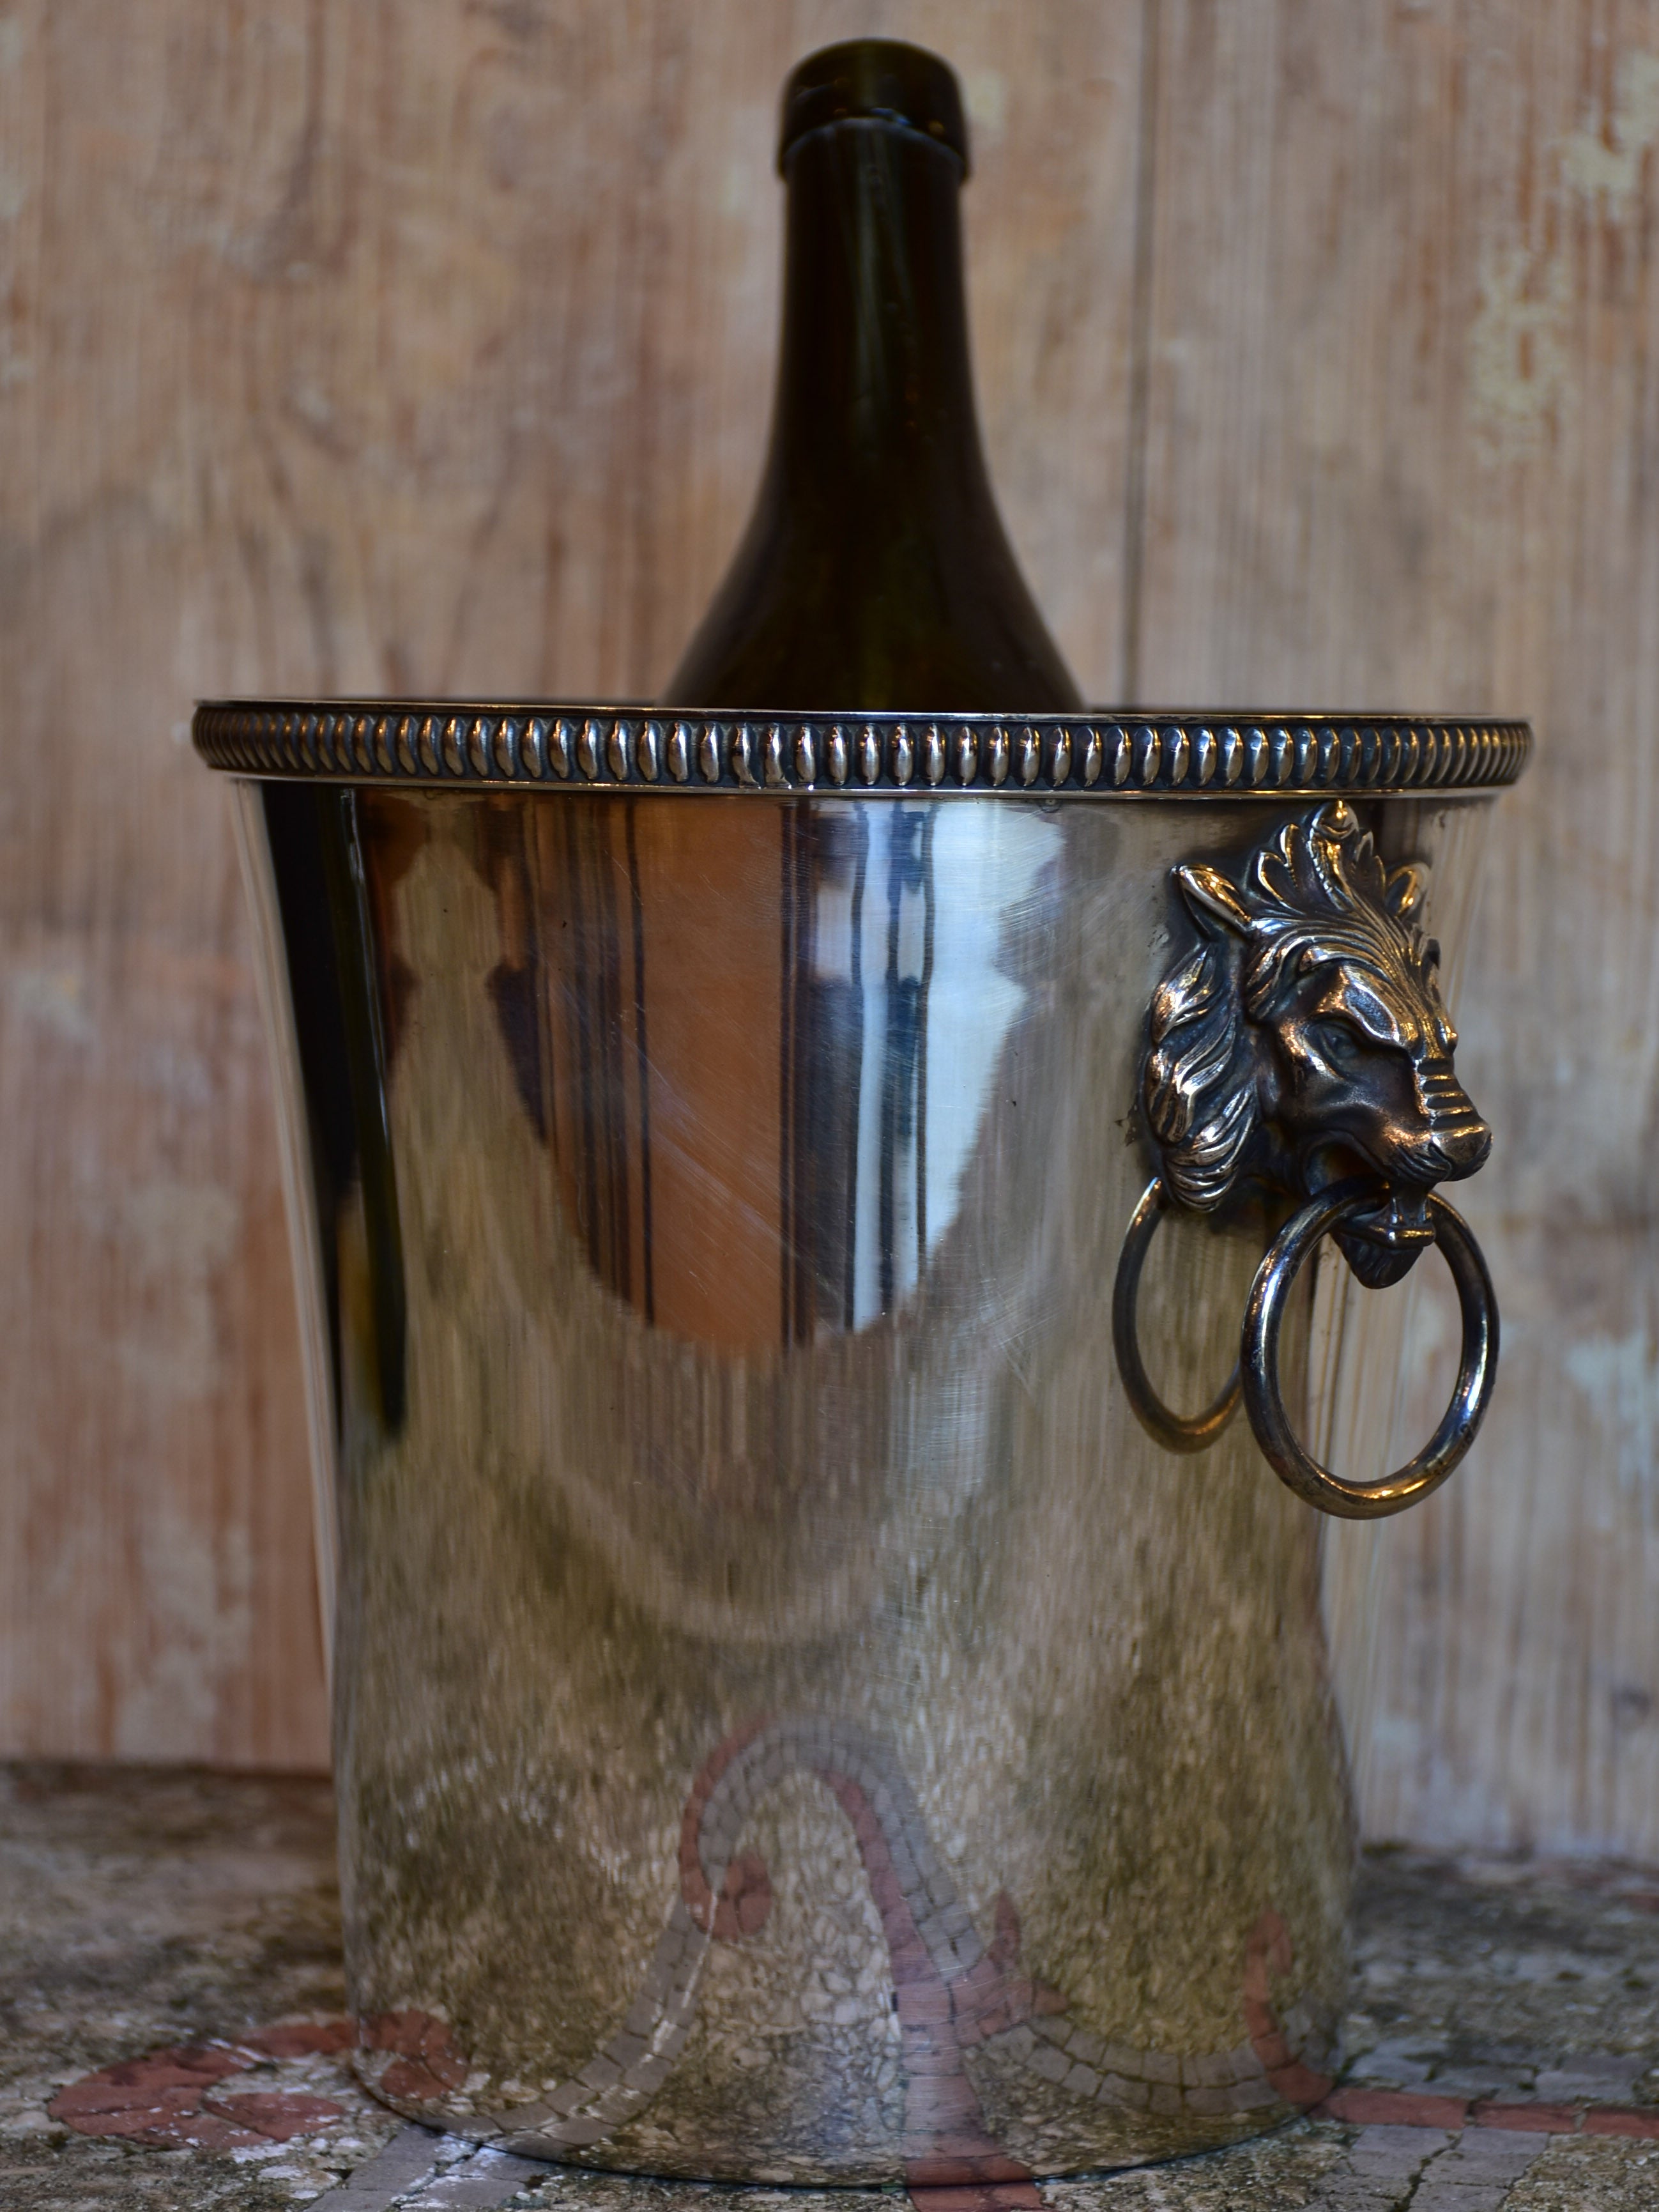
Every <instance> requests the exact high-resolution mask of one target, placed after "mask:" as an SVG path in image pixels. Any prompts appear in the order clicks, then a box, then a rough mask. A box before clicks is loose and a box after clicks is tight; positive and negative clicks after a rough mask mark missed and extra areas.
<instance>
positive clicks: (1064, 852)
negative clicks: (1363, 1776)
mask: <svg viewBox="0 0 1659 2212" xmlns="http://www.w3.org/2000/svg"><path fill="white" fill-rule="evenodd" d="M196 742H197V746H198V749H199V750H201V752H202V753H203V754H204V757H206V758H207V760H208V761H209V762H210V763H212V764H213V765H214V766H215V767H216V768H219V769H225V770H228V771H229V773H230V774H231V775H233V776H234V777H235V778H237V779H238V780H239V781H238V784H237V799H238V816H239V821H240V829H241V835H242V842H243V848H244V856H245V860H246V866H247V872H248V878H249V882H250V886H251V890H252V899H253V904H254V908H255V915H256V923H257V928H258V939H259V944H260V950H261V959H262V964H263V970H264V983H265V987H266V994H267V1002H268V1009H269V1011H270V1016H271V1024H272V1030H273V1035H274V1036H275V1039H276V1065H277V1071H278V1079H279V1091H280V1103H281V1118H282V1122H283V1140H284V1146H285V1150H286V1159H287V1170H288V1179H289V1198H290V1205H291V1214H292V1225H293V1233H294V1240H295V1250H296V1256H297V1264H298V1273H299V1275H300V1277H301V1306H302V1313H303V1318H304V1322H305V1327H306V1335H307V1346H308V1348H309V1370H308V1387H309V1389H310V1393H311V1404H312V1412H313V1434H314V1438H315V1447H316V1451H315V1456H316V1472H317V1480H318V1501H319V1547H320V1553H321V1557H322V1559H323V1563H324V1572H325V1582H326V1583H327V1584H328V1585H329V1591H328V1607H329V1616H330V1619H331V1624H332V1638H333V1643H332V1679H333V1694H334V1709H335V1744H336V1761H337V1783H338V1791H339V1807H340V1822H341V1853H342V1871H343V1893H344V1902H345V1919H346V1942H347V1968H348V1974H349V1987H350V1993H351V1999H352V2002H353V2005H354V2008H355V2009H356V2013H357V2015H358V2016H359V2020H360V2023H361V2026H360V2039H361V2048H360V2049H359V2051H358V2052H357V2057H356V2063H357V2065H358V2067H359V2069H360V2070H361V2072H362V2075H363V2078H364V2079H365V2080H366V2081H368V2083H369V2085H370V2086H371V2087H373V2088H374V2090H375V2092H376V2093H378V2094H379V2095H380V2097H382V2098H383V2099H384V2100H386V2101H387V2102H388V2103H390V2104H391V2105H392V2106H395V2107H396V2108H397V2109H398V2111H399V2112H404V2113H405V2114H407V2115H408V2116H410V2118H416V2119H421V2120H424V2121H427V2122H428V2123H430V2124H433V2125H435V2126H442V2127H444V2128H447V2129H449V2130H458V2131H460V2132H462V2133H465V2134H471V2135H473V2136H479V2137H483V2138H486V2139H488V2140H490V2141H492V2142H500V2143H501V2144H503V2145H506V2146H508V2147H510V2148H513V2149H514V2150H517V2151H520V2152H521V2153H525V2154H531V2155H535V2156H540V2157H544V2158H548V2159H552V2160H574V2161H578V2162H581V2163H586V2164H589V2165H594V2166H607V2167H613V2168H622V2169H630V2170H635V2171H639V2172H655V2173H663V2174H678V2175H689V2176H699V2175H700V2176H710V2177H726V2178H732V2179H750V2180H756V2181H766V2182H842V2183H866V2184H867V2183H889V2182H907V2183H908V2185H910V2186H911V2187H912V2188H917V2187H925V2186H928V2185H936V2184H943V2185H997V2187H998V2188H999V2190H1000V2191H1001V2195H1000V2196H999V2197H998V2199H997V2201H998V2202H1001V2201H1004V2199H1005V2198H1006V2202H1007V2203H1022V2202H1024V2203H1032V2204H1035V2203H1036V2197H1035V2195H1033V2194H1031V2193H1030V2190H1029V2184H1030V2180H1031V2178H1032V2177H1034V2176H1036V2175H1042V2174H1050V2173H1060V2172H1067V2171H1074V2170H1077V2169H1079V2168H1083V2167H1096V2166H1113V2165H1121V2164H1130V2163H1134V2162H1137V2161H1140V2160H1147V2159H1151V2158H1158V2157H1164V2156H1168V2155H1170V2154H1176V2153H1182V2152H1188V2151H1192V2150H1195V2149H1199V2148H1205V2147H1207V2146H1211V2145H1215V2144H1218V2143H1221V2142H1227V2141H1231V2140H1233V2139H1235V2138H1237V2137H1238V2136H1242V2135H1245V2134H1249V2133H1251V2132H1255V2131H1259V2130H1261V2129H1263V2128H1265V2127H1267V2126H1269V2125H1272V2124H1276V2123H1277V2122H1279V2121H1280V2120H1282V2119H1283V2118H1285V2117H1286V2115H1287V2114H1288V2113H1290V2112H1293V2111H1295V2110H1297V2109H1305V2108H1307V2107H1309V2106H1312V2105H1315V2104H1316V2103H1317V2102H1318V2100H1320V2099H1321V2098H1322V2096H1323V2095H1324V2093H1326V2091H1327V2089H1328V2086H1329V2081H1330V2077H1331V2074H1332V2071H1333V2069H1334V2064H1335V2063H1336V2051H1335V2035H1336V2030H1337V2026H1338V2022H1339V2020H1340V2012H1341V2008H1342V2004H1343V2001H1344V1994H1345V1973H1346V1965H1345V1960H1346V1916H1347V1910H1348V1897H1349V1883H1350V1874H1351V1865H1352V1850H1353V1834H1354V1826H1353V1813H1352V1802H1351V1794H1352V1773H1351V1766H1352V1761H1351V1751H1350V1745H1349V1743H1348V1741H1347V1740H1346V1737H1345V1727H1344V1721H1343V1717H1342V1714H1341V1712H1340V1709H1339V1701H1338V1699H1337V1697H1336V1695H1335V1692H1334V1686H1333V1668H1332V1661H1331V1658H1330V1655H1329V1652H1328V1644H1327V1637H1326V1632H1325V1628H1324V1626H1323V1622H1322V1608H1321V1598H1320V1574H1321V1543H1322V1530H1323V1529H1325V1528H1328V1525H1329V1523H1328V1520H1327V1519H1326V1517H1325V1513H1323V1512H1321V1511H1318V1510H1313V1509H1314V1508H1316V1507H1322V1508H1324V1509H1326V1511H1327V1512H1334V1513H1336V1514H1339V1515H1345V1516H1349V1517H1350V1518H1361V1517H1366V1516H1375V1515H1376V1514H1378V1513H1382V1512H1386V1511H1392V1510H1395V1509H1396V1508H1397V1507H1399V1506H1400V1505H1401V1504H1407V1503H1409V1502H1410V1500H1411V1499H1412V1498H1413V1497H1416V1496H1418V1495H1420V1494H1422V1492H1425V1490H1427V1489H1429V1488H1431V1487H1432V1486H1434V1484H1435V1483H1437V1481H1439V1480H1443V1479H1444V1477H1445V1476H1446V1475H1447V1474H1449V1472H1450V1471H1451V1469H1452V1468H1453V1467H1454V1466H1455V1462H1456V1460H1457V1459H1458V1458H1459V1457H1460V1456H1461V1455H1462V1451H1463V1450H1464V1449H1466V1448H1467V1445H1468V1441H1469V1438H1470V1437H1471V1436H1472V1435H1473V1432H1474V1427H1475V1425H1476V1424H1477V1423H1478V1421H1479V1419H1480V1413H1481V1412H1482V1411H1483V1410H1484V1407H1485V1404H1486V1396H1487V1394H1488V1392H1489V1390H1490V1388H1491V1383H1492V1369H1493V1363H1494V1361H1495V1358H1496V1351H1497V1320H1496V1312H1495V1309H1494V1307H1493V1304H1492V1292H1491V1285H1490V1283H1489V1282H1488V1281H1487V1279H1486V1271H1485V1268H1484V1267H1483V1265H1482V1264H1481V1262H1480V1255H1479V1253H1478V1251H1477V1250H1476V1249H1475V1248H1474V1243H1473V1242H1472V1240H1471V1239H1470V1237H1469V1235H1468V1231H1467V1230H1465V1229H1464V1228H1463V1227H1462V1224H1461V1223H1460V1221H1459V1219H1458V1217H1457V1215H1456V1214H1455V1212H1453V1211H1452V1210H1451V1208H1450V1207H1449V1206H1448V1205H1447V1204H1446V1203H1445V1202H1444V1200H1443V1198H1442V1197H1441V1196H1440V1194H1439V1192H1438V1189H1437V1186H1438V1185H1440V1184H1441V1183H1443V1182H1449V1181H1451V1180H1455V1179H1456V1178H1457V1177H1458V1176H1462V1175H1465V1174H1467V1173H1468V1172H1470V1171H1471V1170H1473V1169H1474V1167H1476V1166H1478V1165H1479V1164H1480V1160H1481V1159H1482V1158H1484V1157H1485V1153H1486V1147H1487V1144H1488V1142H1489V1138H1488V1133H1487V1132H1486V1128H1485V1126H1484V1124H1483V1123H1482V1122H1481V1121H1480V1117H1479V1115H1478V1114H1477V1113H1476V1111H1475V1109H1474V1106H1473V1105H1472V1104H1471V1103H1470V1101H1469V1100H1468V1097H1467V1096H1466V1095H1465V1094H1464V1093H1463V1091H1462V1089H1461V1087H1460V1086H1459V1085H1458V1082H1457V1079H1456V1077H1455V1073H1454V1060H1453V1048H1454V1045H1455V1036H1454V1034H1453V1032H1452V1030H1451V1027H1450V1024H1449V1021H1448V1019H1447V1018H1446V1013H1445V1009H1444V1006H1443V1001H1442V1000H1441V997H1440V994H1439V989H1438V986H1437V981H1436V968H1437V961H1438V958H1439V957H1440V947H1439V945H1437V944H1435V943H1434V942H1432V941H1431V939H1430V938H1429V936H1428V934H1427V933H1428V929H1429V927H1430V924H1431V923H1432V927H1433V928H1434V930H1435V932H1436V933H1437V936H1438V938H1439V939H1441V940H1442V941H1443V945H1444V948H1445V950H1446V951H1447V952H1448V953H1454V952H1455V949H1456V944H1457V940H1458V939H1459V938H1460V937H1461V935H1462V932H1463V929H1464V926H1465V922H1466V919H1467V913H1468V902H1469V893H1470V890H1471V887H1472V883H1473V872H1474V856H1475V844H1476V841H1477V838H1478V833H1479V828H1480V817H1481V815H1482V812H1483V811H1484V807H1485V805H1486V804H1487V803H1488V802H1489V801H1490V799H1491V797H1492V793H1493V792H1494V791H1495V789H1496V788H1497V787H1499V786H1501V785H1503V784H1504V783H1506V782H1508V781H1512V780H1513V778H1514V777H1515V776H1516V775H1517V774H1518V773H1519V772H1520V769H1521V768H1522V764H1523V763H1524V760H1525V757H1526V753H1527V750H1528V735H1527V732H1526V730H1525V728H1524V726H1521V725H1516V724H1503V725H1495V724H1483V725H1478V726H1475V725H1468V724H1449V723H1440V722H1424V721H1404V720H1388V719H1381V720H1377V719H1373V720H1369V721H1350V720H1334V719H1329V718H1324V719H1322V718H1306V717H1304V718H1300V719H1294V718H1292V719H1286V718H1283V717H1280V718H1277V719H1263V718H1261V717H1260V716H1257V717H1255V718H1240V717H1234V718H1232V719H1231V720H1224V719H1221V718H1218V717H1214V716H1211V717H1191V716H1186V717H1173V718H1164V719H1161V720H1157V721H1152V722H1146V721H1142V722H1136V721H1133V720H1111V719H1109V718H1107V717H1103V716H1098V715H1097V716H1091V717H1083V716H1077V717H1046V718H1043V719H1042V720H1036V721H1030V722H1021V721H1018V720H1002V721H998V720H994V719H993V718H990V717H985V716H972V715H968V716H963V715H956V716H949V717H939V718H936V719H930V718H927V717H925V716H921V715H908V714H907V715H889V716H885V717H880V718H877V719H875V720H853V719H847V720H841V721H837V720H834V719H833V718H831V717H811V716H802V715H793V716H790V717H787V718H784V719H781V720H763V719H754V718H748V719H734V718H732V717H730V716H724V717H720V716H713V715H708V714H680V715H676V714H653V713H652V712H650V711H649V710H647V709H637V710H622V709H617V708H575V709H569V708H542V707H533V706H526V707H511V706H502V705H489V706H485V705H480V706H476V707H465V708H462V707H457V706H454V705H444V706H441V707H440V706H430V707H412V706H403V705H378V704H374V703H361V704H348V705H341V704H338V703H335V704H331V705H316V706H309V707H308V706H305V705H302V704H298V703H295V704H291V705H289V704H258V705H253V704H247V705H243V704H237V703H234V702H227V703H224V704H216V705H210V706H205V707H204V708H200V709H199V710H198V712H197V720H196ZM1160 1225H1161V1226H1160ZM1155 1231H1156V1232H1157V1234H1156V1236H1155V1235H1154V1232H1155ZM1322 1239H1327V1241H1325V1242H1323V1243H1322ZM1429 1243H1438V1244H1439V1245H1440V1246H1441V1249H1442V1251H1443V1255H1444V1256H1445V1258H1446V1259H1447V1260H1448V1261H1449V1264H1450V1266H1451V1267H1452V1271H1453V1274H1454V1278H1455V1281H1456V1284H1457V1288H1458V1293H1459V1298H1460V1305H1461V1311H1462V1323H1463V1339H1462V1351H1461V1364H1460V1367H1459V1372H1458V1379H1457V1384H1456V1388H1455V1393H1454V1395H1453V1401H1452V1403H1451V1405H1450V1407H1449V1409H1448V1412H1447V1414H1446V1417H1445V1419H1444V1420H1443V1422H1442V1424H1441V1427H1440V1430H1439V1431H1437V1433H1436V1434H1435V1436H1434V1437H1431V1438H1430V1439H1429V1440H1427V1441H1426V1442H1423V1441H1422V1440H1421V1439H1408V1440H1407V1443H1411V1444H1413V1445H1416V1446H1418V1447H1419V1448H1418V1449H1416V1453H1415V1456H1414V1457H1412V1458H1410V1459H1408V1460H1407V1462H1406V1463H1405V1465H1404V1466H1403V1467H1401V1468H1390V1467H1389V1462H1388V1457H1387V1451H1388V1440H1387V1435H1386V1430H1387V1421H1386V1419H1385V1418H1384V1417H1383V1416H1382V1415H1379V1414H1377V1413H1376V1407H1383V1408H1386V1407H1387V1406H1388V1404H1389V1394H1390V1393H1391V1391H1392V1390H1393V1389H1394V1387H1395V1381H1396V1379H1397V1375H1396V1370H1397V1367H1398V1355H1397V1351H1396V1349H1395V1340H1396V1339H1397V1336H1398V1330H1397V1328H1394V1327H1392V1325H1391V1323H1390V1320H1389V1316H1397V1314H1398V1311H1399V1308H1400V1304H1401V1298H1402V1297H1403V1295H1404V1294H1403V1293H1402V1292H1401V1291H1390V1290H1389V1287H1388V1286H1389V1285H1390V1284H1392V1283H1395V1282H1396V1281H1397V1280H1398V1279H1400V1277H1401V1275H1403V1274H1404V1273H1405V1272H1406V1270H1407V1268H1408V1267H1410V1265H1411V1263H1412V1261H1413V1260H1414V1259H1415V1258H1416V1257H1417V1256H1418V1255H1419V1252H1420V1251H1421V1250H1424V1249H1426V1247H1427V1245H1428V1244H1429ZM1241 1406H1242V1407H1243V1413H1241V1414H1240V1415H1239V1417H1238V1418H1233V1416H1234V1414H1235V1413H1236V1412H1237V1409H1238V1408H1239V1407H1241ZM1367 1408H1370V1411H1368V1410H1367ZM989 2201H990V2200H989V2199H988V2198H987V2202H989Z"/></svg>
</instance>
